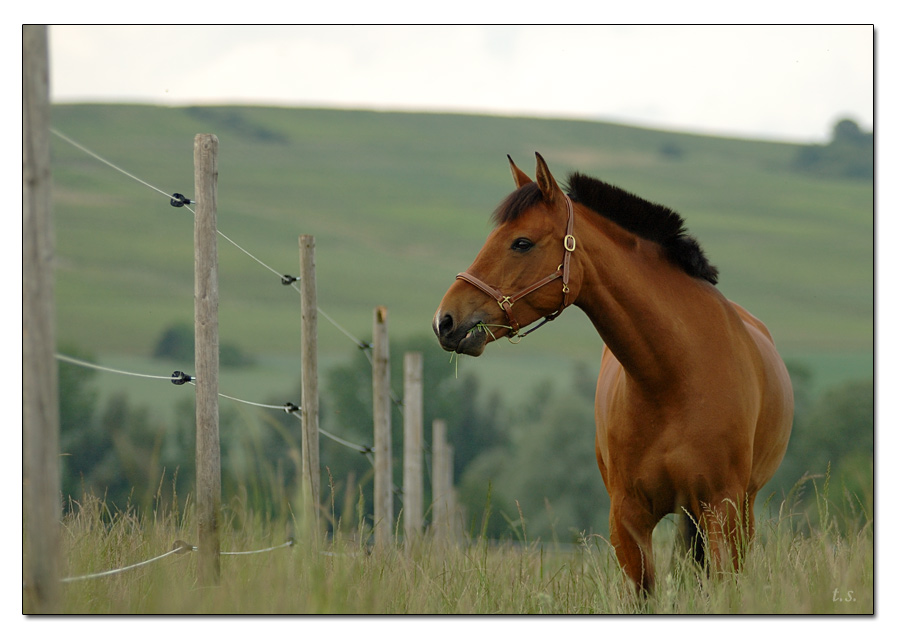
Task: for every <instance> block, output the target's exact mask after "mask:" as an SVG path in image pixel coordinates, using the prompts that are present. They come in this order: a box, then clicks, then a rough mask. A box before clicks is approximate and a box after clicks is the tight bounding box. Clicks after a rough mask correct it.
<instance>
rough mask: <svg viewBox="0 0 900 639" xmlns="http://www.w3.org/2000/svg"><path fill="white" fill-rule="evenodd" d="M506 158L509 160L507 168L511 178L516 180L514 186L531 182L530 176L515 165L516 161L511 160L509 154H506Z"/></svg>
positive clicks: (517, 186)
mask: <svg viewBox="0 0 900 639" xmlns="http://www.w3.org/2000/svg"><path fill="white" fill-rule="evenodd" d="M506 158H507V159H508V160H509V170H510V171H512V176H513V180H515V181H516V188H519V187H522V186H524V185H526V184H528V183H529V182H531V178H530V177H528V176H527V175H525V172H524V171H522V169H520V168H519V167H517V166H516V163H515V162H513V159H512V158H511V157H509V155H507V156H506Z"/></svg>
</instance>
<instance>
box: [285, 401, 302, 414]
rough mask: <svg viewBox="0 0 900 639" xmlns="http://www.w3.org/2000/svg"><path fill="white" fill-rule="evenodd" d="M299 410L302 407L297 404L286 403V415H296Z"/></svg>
mask: <svg viewBox="0 0 900 639" xmlns="http://www.w3.org/2000/svg"><path fill="white" fill-rule="evenodd" d="M299 410H300V407H299V406H297V404H295V403H293V402H285V403H284V412H285V413H288V414H290V413H296V412H297V411H299Z"/></svg>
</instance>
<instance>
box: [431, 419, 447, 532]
mask: <svg viewBox="0 0 900 639" xmlns="http://www.w3.org/2000/svg"><path fill="white" fill-rule="evenodd" d="M431 427H432V435H431V492H432V495H431V498H432V516H431V531H432V535H433V536H434V539H435V541H447V540H448V537H449V535H448V532H449V529H450V486H449V484H448V479H449V477H450V474H449V472H448V469H447V462H448V456H447V422H445V421H444V420H443V419H436V420H434V422H432V425H431Z"/></svg>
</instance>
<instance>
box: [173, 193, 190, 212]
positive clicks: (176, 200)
mask: <svg viewBox="0 0 900 639" xmlns="http://www.w3.org/2000/svg"><path fill="white" fill-rule="evenodd" d="M169 204H171V205H172V206H174V207H175V208H176V209H177V208H180V207H182V206H184V205H185V204H196V202H194V201H193V200H190V199H188V198H186V197H185V196H183V195H182V194H181V193H173V194H172V199H171V200H169Z"/></svg>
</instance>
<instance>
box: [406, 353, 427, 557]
mask: <svg viewBox="0 0 900 639" xmlns="http://www.w3.org/2000/svg"><path fill="white" fill-rule="evenodd" d="M403 532H404V535H405V538H406V541H407V544H409V543H411V542H413V541H414V540H415V539H417V538H418V537H419V536H420V535H421V534H422V353H419V352H410V353H406V354H404V356H403Z"/></svg>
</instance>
